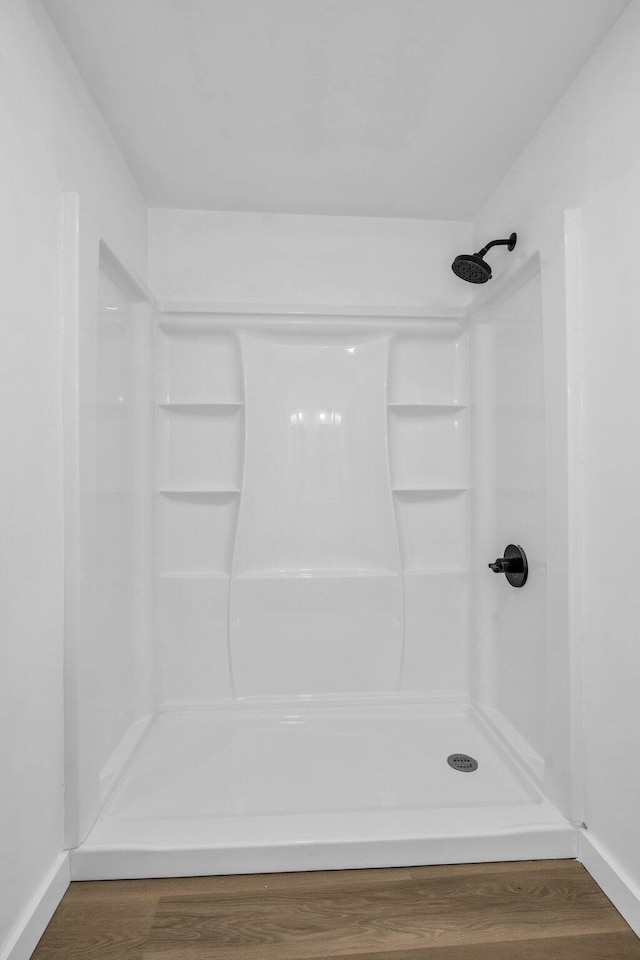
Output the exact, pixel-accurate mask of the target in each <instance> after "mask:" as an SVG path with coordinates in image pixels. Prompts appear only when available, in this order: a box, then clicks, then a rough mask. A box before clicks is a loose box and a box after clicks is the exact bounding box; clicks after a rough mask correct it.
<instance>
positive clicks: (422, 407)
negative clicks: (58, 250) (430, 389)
mask: <svg viewBox="0 0 640 960" xmlns="http://www.w3.org/2000/svg"><path fill="white" fill-rule="evenodd" d="M387 406H388V407H389V410H391V411H392V412H393V413H397V414H400V415H404V416H429V415H430V414H433V415H436V414H439V413H456V412H458V411H462V410H466V409H467V405H466V404H465V403H395V402H393V403H389V404H387Z"/></svg>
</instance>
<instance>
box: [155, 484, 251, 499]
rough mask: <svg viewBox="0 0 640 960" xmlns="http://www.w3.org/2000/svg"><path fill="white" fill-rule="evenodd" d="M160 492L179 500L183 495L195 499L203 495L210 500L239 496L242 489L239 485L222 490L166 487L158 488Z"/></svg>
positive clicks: (203, 497) (164, 495) (162, 494)
mask: <svg viewBox="0 0 640 960" xmlns="http://www.w3.org/2000/svg"><path fill="white" fill-rule="evenodd" d="M158 493H159V494H160V495H161V496H163V497H172V498H174V499H177V500H178V499H180V498H181V497H189V498H194V499H195V498H196V497H202V499H203V500H210V499H213V498H216V497H237V496H238V494H239V493H240V490H239V489H238V488H237V487H236V488H233V489H232V488H224V489H220V490H212V489H200V488H192V489H186V488H185V489H181V490H178V489H172V490H169V489H166V488H165V489H163V490H158Z"/></svg>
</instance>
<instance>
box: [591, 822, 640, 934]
mask: <svg viewBox="0 0 640 960" xmlns="http://www.w3.org/2000/svg"><path fill="white" fill-rule="evenodd" d="M578 860H579V861H580V863H581V864H582V865H583V866H584V867H585V868H586V869H587V870H588V871H589V873H590V874H591V876H592V877H593V879H594V880H595V881H596V883H597V884H598V886H599V887H601V888H602V890H603V891H604V893H605V894H606V895H607V897H608V898H609V900H611V903H612V904H613V905H614V907H615V908H616V909H617V910H618V911H619V912H620V913H621V914H622V916H623V917H624V919H625V920H626V921H627V923H628V924H629V926H630V927H631V928H632V930H633V931H634V932H635V933H636V934H637V935H638V936H639V937H640V889H638V887H637V886H636V885H635V884H634V883H633V882H632V881H631V880H630V879H629V877H627V876H626V875H625V873H624V871H623V870H621V869H620V868H619V867H618V866H617V864H616V863H615V860H613V858H612V857H610V856H608V855H607V854H606V853H605V852H604V851H603V849H602V848H601V847H600V845H599V844H598V842H597V841H596V840H593V839H592V837H590V836H589V834H588V831H586V830H580V831H579V836H578Z"/></svg>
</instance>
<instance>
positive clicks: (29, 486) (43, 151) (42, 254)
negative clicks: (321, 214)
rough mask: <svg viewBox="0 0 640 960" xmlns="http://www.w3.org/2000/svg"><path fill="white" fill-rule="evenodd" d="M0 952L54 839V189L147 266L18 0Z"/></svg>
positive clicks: (5, 358) (33, 13) (64, 82)
mask: <svg viewBox="0 0 640 960" xmlns="http://www.w3.org/2000/svg"><path fill="white" fill-rule="evenodd" d="M0 129H2V150H0V195H1V202H0V207H1V208H2V216H1V217H0V262H1V263H2V284H1V285H0V313H1V314H2V318H3V342H2V350H1V351H0V449H1V451H2V469H1V471H0V478H1V479H0V485H1V493H2V496H1V498H0V530H1V531H2V533H1V551H0V557H1V561H0V562H1V568H0V575H1V582H2V604H1V605H0V617H1V624H0V635H1V645H0V651H1V652H0V729H1V730H2V736H1V737H0V770H2V783H3V786H2V789H1V790H0V824H1V828H0V953H1V952H2V948H3V946H4V945H5V944H6V943H7V941H9V940H10V938H11V937H12V935H13V934H14V933H15V932H16V928H17V926H18V925H19V924H20V922H21V917H22V915H23V913H24V911H25V910H26V909H27V906H28V903H29V901H30V900H31V898H32V897H33V896H34V895H35V894H36V892H37V890H38V888H39V886H40V885H41V884H42V883H43V882H44V880H45V878H46V877H47V875H48V874H49V873H50V871H51V870H52V869H54V868H55V867H56V865H57V864H58V862H59V858H60V854H61V851H62V846H63V599H64V593H63V590H64V581H63V576H64V569H63V557H64V542H63V487H62V456H63V453H62V445H61V440H62V367H61V358H62V352H61V348H62V340H61V332H62V331H61V264H62V209H63V206H62V191H63V190H72V191H77V192H78V193H79V194H80V203H81V205H84V209H85V210H86V211H87V218H88V223H89V224H90V227H91V229H90V231H89V234H85V236H84V237H83V246H82V248H81V251H80V252H81V255H82V257H83V267H84V268H86V270H87V275H92V269H93V267H95V281H94V283H93V286H92V285H89V287H88V288H83V289H82V290H81V291H80V296H81V303H83V304H84V305H85V307H86V306H87V305H89V304H91V302H92V300H93V304H94V308H95V296H96V292H97V261H98V243H97V240H98V237H99V236H100V235H102V236H104V237H105V238H106V239H107V240H108V242H109V243H110V244H111V245H112V246H113V247H115V249H117V250H119V251H122V254H123V256H124V257H125V258H127V259H128V260H130V262H132V263H134V264H136V265H137V269H138V270H139V271H140V272H143V271H144V269H145V260H144V256H145V241H146V223H145V212H144V207H143V204H142V201H141V198H140V196H139V194H138V192H137V190H136V188H135V186H134V184H133V182H132V180H131V178H130V176H129V175H128V173H127V171H126V169H125V168H124V165H123V163H122V162H121V160H120V159H119V157H118V155H117V153H116V151H115V147H114V146H113V145H112V142H111V140H110V138H109V136H108V134H107V133H106V130H105V128H104V127H103V125H102V123H101V121H100V120H99V119H98V117H97V114H96V113H95V110H94V108H93V107H92V106H91V105H90V103H89V101H88V99H87V98H86V96H85V95H84V93H83V92H82V90H81V89H80V87H79V85H78V81H77V79H76V78H75V75H74V73H73V70H72V68H71V67H70V65H69V62H68V60H67V59H66V57H65V55H64V54H63V52H62V51H61V49H60V48H59V47H58V46H57V44H56V42H55V37H53V36H51V35H50V28H49V27H48V24H47V22H45V20H44V19H43V14H42V12H41V10H40V9H39V6H38V5H36V4H34V5H32V4H31V3H30V2H29V0H5V2H3V3H2V4H0Z"/></svg>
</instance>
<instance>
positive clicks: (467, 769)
mask: <svg viewBox="0 0 640 960" xmlns="http://www.w3.org/2000/svg"><path fill="white" fill-rule="evenodd" d="M447 763H448V764H449V766H450V767H453V769H454V770H459V771H460V772H461V773H473V772H474V770H477V769H478V761H477V760H474V758H473V757H469V756H468V755H467V754H466V753H452V754H451V756H450V757H447Z"/></svg>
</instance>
